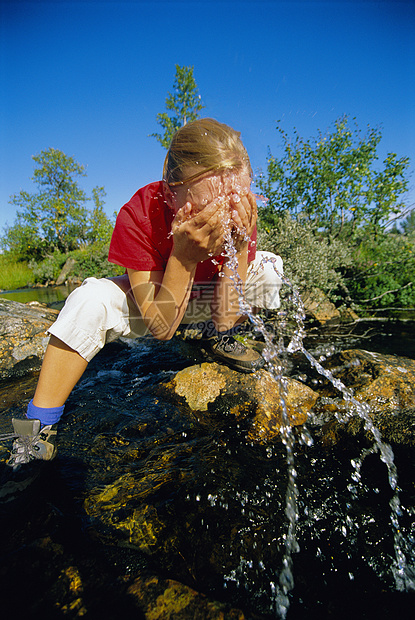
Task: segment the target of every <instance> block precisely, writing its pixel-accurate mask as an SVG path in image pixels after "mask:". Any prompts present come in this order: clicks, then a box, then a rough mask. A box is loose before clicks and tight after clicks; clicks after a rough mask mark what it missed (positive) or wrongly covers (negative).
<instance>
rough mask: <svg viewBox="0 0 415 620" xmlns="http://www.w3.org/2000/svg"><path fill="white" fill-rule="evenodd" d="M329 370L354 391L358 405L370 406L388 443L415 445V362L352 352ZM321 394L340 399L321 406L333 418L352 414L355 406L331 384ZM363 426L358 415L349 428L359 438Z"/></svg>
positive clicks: (331, 361) (330, 363) (328, 365)
mask: <svg viewBox="0 0 415 620" xmlns="http://www.w3.org/2000/svg"><path fill="white" fill-rule="evenodd" d="M325 367H326V368H327V369H328V370H330V372H331V373H332V374H333V376H334V377H335V379H337V380H339V381H341V382H342V383H343V384H344V385H345V386H346V387H347V388H349V389H351V390H352V392H353V395H354V397H355V399H356V401H358V402H360V403H366V404H367V405H368V406H369V410H370V416H371V417H372V418H373V420H374V422H375V424H376V426H377V427H378V428H379V430H380V431H381V433H382V436H383V438H384V439H385V440H386V441H389V442H393V443H399V444H410V445H415V360H412V359H409V358H405V357H397V356H395V355H381V354H380V353H373V352H370V351H364V350H360V349H352V350H347V351H343V352H341V353H339V354H338V355H335V356H333V357H332V358H330V359H329V360H328V362H326V364H325ZM320 392H321V394H322V395H323V396H325V395H329V396H332V397H337V400H336V401H335V402H331V403H330V402H328V403H327V402H325V401H324V398H323V400H322V401H320V405H319V406H318V408H319V410H320V411H325V412H326V413H330V415H333V414H334V413H335V412H345V413H346V414H347V411H350V407H351V405H350V404H348V403H346V402H345V400H344V399H342V395H341V394H340V393H339V392H337V391H336V390H334V388H333V387H332V386H331V384H329V383H327V384H326V385H325V387H324V388H323V389H322V390H320ZM333 424H335V426H336V428H337V429H339V426H338V423H337V422H334V421H333V420H331V425H330V432H332V433H333ZM362 425H363V422H362V420H361V418H360V417H359V415H358V413H356V414H355V415H354V417H353V418H352V420H351V421H350V422H349V423H348V424H347V425H346V426H345V428H347V429H348V431H350V432H351V433H352V434H356V433H357V432H359V431H360V430H361V427H362ZM343 426H344V425H343ZM327 430H329V429H327ZM335 435H336V433H335V432H334V436H335ZM369 436H370V435H369ZM330 441H331V440H330Z"/></svg>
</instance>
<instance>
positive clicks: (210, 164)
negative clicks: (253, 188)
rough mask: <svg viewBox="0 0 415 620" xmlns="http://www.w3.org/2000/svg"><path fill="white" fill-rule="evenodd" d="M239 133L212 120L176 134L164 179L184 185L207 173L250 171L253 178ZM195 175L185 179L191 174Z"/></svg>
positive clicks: (188, 126)
mask: <svg viewBox="0 0 415 620" xmlns="http://www.w3.org/2000/svg"><path fill="white" fill-rule="evenodd" d="M240 135H241V134H240V132H239V131H235V129H232V127H229V126H228V125H225V124H223V123H219V122H218V121H216V120H215V119H213V118H200V119H197V120H195V121H192V122H190V123H188V124H187V125H184V126H183V127H181V128H180V129H178V130H177V131H176V133H175V134H174V136H173V139H172V141H171V144H170V147H169V150H168V152H167V156H166V159H165V160H164V166H163V179H164V180H165V181H166V182H167V183H168V184H169V185H170V186H175V185H183V184H184V183H187V182H189V181H192V180H194V179H196V178H198V177H200V176H202V175H203V174H205V173H206V172H211V171H214V170H215V171H218V172H224V171H231V170H237V171H239V170H243V169H247V170H248V172H249V174H250V175H252V169H251V164H250V161H249V157H248V153H247V151H246V149H245V147H244V145H243V144H242V140H241V138H240ZM195 169H196V172H195V173H193V174H191V176H189V177H187V178H184V175H185V174H186V172H187V173H189V171H192V172H193V171H194V170H195Z"/></svg>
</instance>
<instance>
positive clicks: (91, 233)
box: [87, 187, 114, 245]
mask: <svg viewBox="0 0 415 620" xmlns="http://www.w3.org/2000/svg"><path fill="white" fill-rule="evenodd" d="M105 196H106V192H105V190H104V188H103V187H94V188H93V190H92V200H93V203H94V207H93V209H92V210H91V211H90V213H89V217H88V234H87V239H88V242H89V243H90V244H98V245H105V244H107V243H109V241H110V240H111V235H112V231H113V229H114V222H113V221H112V220H111V219H110V218H108V216H107V215H106V213H105V212H104V204H105V203H104V198H105Z"/></svg>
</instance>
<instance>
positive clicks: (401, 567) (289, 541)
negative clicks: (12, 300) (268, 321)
mask: <svg viewBox="0 0 415 620" xmlns="http://www.w3.org/2000/svg"><path fill="white" fill-rule="evenodd" d="M224 224H225V249H224V252H223V253H222V255H223V256H225V257H226V258H227V260H228V263H227V264H228V267H229V268H230V270H231V272H232V274H233V275H232V277H231V280H232V282H233V284H234V286H235V288H236V291H237V293H238V297H239V307H240V312H241V314H242V315H245V316H247V317H248V319H249V321H250V322H251V323H252V325H253V326H254V328H255V329H256V330H258V331H259V332H260V333H261V335H262V337H263V339H264V342H265V347H264V350H263V353H262V355H263V357H264V359H265V360H266V367H267V369H268V371H269V372H270V373H271V374H272V376H273V377H274V379H275V381H276V389H278V392H279V401H280V404H281V411H282V424H281V428H280V434H281V439H282V443H283V445H284V446H285V450H286V465H287V474H288V481H287V489H286V495H285V516H286V518H287V522H288V526H287V532H286V535H285V545H284V554H283V558H282V569H281V571H280V573H279V576H278V583H275V582H274V581H270V584H269V585H270V592H271V600H272V602H273V605H274V609H273V610H272V611H274V612H276V613H277V614H278V616H279V617H281V618H285V617H286V614H287V612H288V608H289V593H290V592H291V591H292V590H293V588H294V575H293V560H292V555H293V553H296V552H298V551H299V544H298V541H297V536H296V524H297V521H298V518H299V510H298V506H297V498H298V488H297V484H296V478H297V471H296V468H295V459H294V447H295V442H296V439H295V436H294V433H293V428H292V426H291V424H290V420H289V416H288V412H287V406H286V400H287V399H286V396H287V381H286V379H285V378H284V376H283V365H282V363H281V361H280V355H281V353H294V352H299V353H302V354H303V355H304V356H305V358H306V359H307V361H308V362H309V364H310V365H311V367H313V368H315V370H317V372H318V373H319V374H320V375H321V376H323V377H325V378H326V379H328V380H329V381H330V383H331V384H332V385H333V386H334V387H335V388H336V389H337V390H338V391H339V392H340V393H341V394H342V395H343V398H344V401H345V403H346V405H347V406H348V407H347V409H348V411H347V413H346V414H345V413H344V412H342V414H340V413H337V414H336V418H337V420H338V421H339V422H342V423H345V422H347V421H348V420H350V419H351V418H352V417H353V416H354V415H358V416H359V417H360V418H361V420H362V421H363V423H364V429H365V430H366V431H369V432H370V433H371V435H372V437H373V441H374V444H373V447H372V448H370V449H368V450H364V451H363V452H362V454H361V457H360V458H357V459H352V461H351V464H352V466H353V469H354V471H353V473H352V476H351V477H352V481H353V482H355V483H356V484H350V485H349V486H348V490H349V491H350V492H351V493H352V495H353V496H354V497H355V498H356V497H357V485H358V484H359V483H360V479H361V473H360V471H361V467H362V464H363V461H364V459H365V458H366V456H368V455H369V454H374V453H379V455H380V459H381V461H382V462H383V463H385V465H386V467H387V473H388V481H389V486H390V488H391V489H392V491H393V496H392V499H391V500H390V502H389V506H390V509H391V513H390V521H391V525H392V531H393V539H394V551H395V559H394V562H393V565H392V567H391V570H392V574H393V577H394V580H395V585H396V589H397V590H399V591H407V590H415V569H414V567H412V566H410V565H408V562H407V556H409V555H410V551H409V548H408V547H409V545H408V543H407V541H406V539H405V537H404V536H403V533H402V531H401V529H400V525H399V517H400V516H401V515H402V506H401V502H400V498H399V490H400V489H399V487H398V474H397V469H396V465H395V462H394V454H393V451H392V448H391V446H390V445H389V444H387V443H385V442H384V441H383V440H382V437H381V433H380V431H379V429H378V428H377V427H376V425H375V424H374V422H373V420H372V418H371V416H370V407H369V406H368V404H367V403H362V402H360V401H358V400H356V398H355V397H354V396H353V393H352V391H351V390H350V389H349V388H347V387H346V386H345V385H344V384H343V383H342V382H341V381H340V380H339V379H336V378H335V377H334V376H333V374H332V373H331V372H330V371H329V370H326V369H325V368H324V367H323V366H322V365H321V364H320V363H319V362H318V361H317V360H316V359H315V358H314V357H313V356H312V355H311V354H310V353H309V352H308V351H307V350H306V349H305V347H304V345H303V338H304V336H305V328H304V321H305V312H304V306H303V303H302V300H301V297H300V295H299V293H298V291H296V289H295V288H294V287H293V286H292V285H291V283H290V281H289V280H288V279H287V278H286V277H285V276H284V275H283V274H282V273H280V272H279V271H278V269H277V267H276V264H275V263H276V260H275V258H272V257H269V256H267V257H264V258H263V259H262V261H261V262H262V263H266V262H271V263H272V265H273V268H274V270H275V272H276V274H277V275H278V276H279V278H281V280H282V282H283V284H285V285H287V286H289V287H290V289H291V291H292V298H293V304H294V307H295V309H296V310H295V314H294V319H295V328H294V331H293V335H292V336H291V340H290V342H289V344H288V345H287V346H286V347H284V343H283V338H282V336H281V337H280V338H279V339H277V341H276V342H274V339H275V334H273V333H271V332H270V331H269V330H267V328H266V325H265V323H264V321H263V319H262V318H261V317H260V316H258V315H254V314H253V309H252V307H251V306H250V304H249V303H248V302H247V300H246V299H245V296H244V289H243V282H242V280H241V278H240V276H239V274H238V259H237V251H236V248H235V244H234V240H233V236H232V227H231V223H230V218H229V219H228V220H227V221H226V222H224ZM237 232H238V234H242V235H245V236H244V238H245V240H249V239H248V238H247V235H246V233H244V231H239V230H238V231H237ZM259 268H261V265H260V267H259ZM300 442H301V443H304V444H305V445H309V446H310V445H312V444H313V439H312V437H311V435H310V434H309V432H308V430H307V429H306V428H304V430H303V432H302V433H301V436H300ZM245 563H246V560H244V559H243V558H241V564H240V566H239V572H240V573H243V570H244V564H245ZM233 578H234V579H235V575H233ZM235 580H236V579H235ZM236 581H237V580H236ZM237 583H238V581H237Z"/></svg>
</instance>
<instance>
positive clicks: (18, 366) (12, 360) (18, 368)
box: [0, 299, 59, 379]
mask: <svg viewBox="0 0 415 620" xmlns="http://www.w3.org/2000/svg"><path fill="white" fill-rule="evenodd" d="M58 314H59V311H58V310H52V309H49V308H46V307H42V306H40V305H39V304H36V305H35V304H22V303H19V302H17V301H10V300H8V299H0V379H10V378H18V377H21V376H23V375H25V374H27V373H28V372H30V371H31V370H35V369H38V368H39V367H40V365H41V361H42V359H43V355H44V353H45V350H46V347H47V343H48V341H49V336H48V335H47V333H46V331H47V329H48V328H49V327H50V325H51V324H52V323H53V322H54V320H55V319H56V317H57V315H58Z"/></svg>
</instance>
